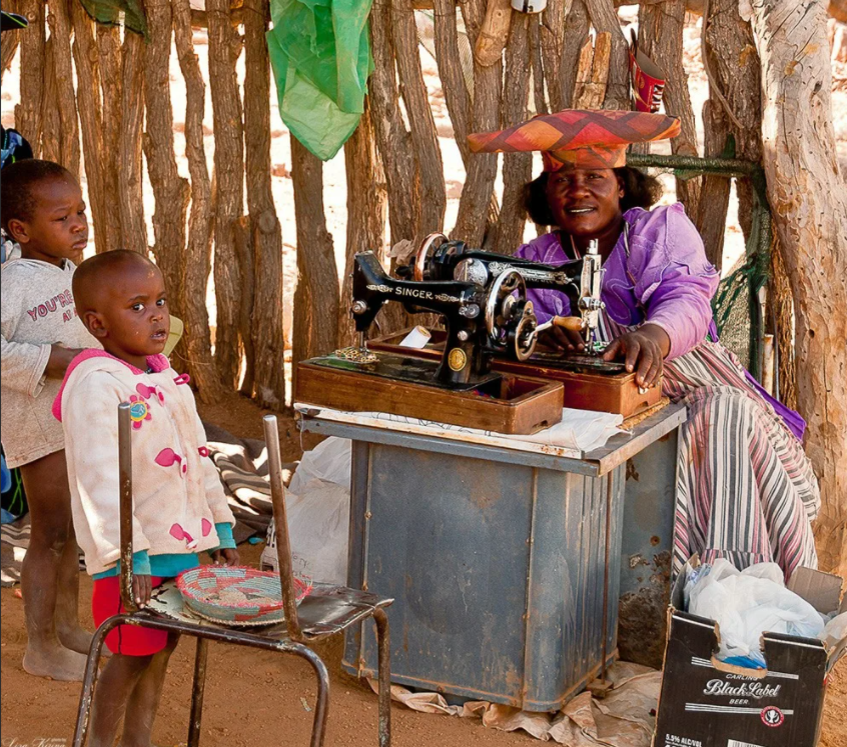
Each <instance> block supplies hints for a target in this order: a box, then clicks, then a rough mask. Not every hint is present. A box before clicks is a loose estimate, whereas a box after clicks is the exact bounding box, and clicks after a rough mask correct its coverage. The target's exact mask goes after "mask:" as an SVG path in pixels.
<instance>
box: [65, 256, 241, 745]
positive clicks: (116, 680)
mask: <svg viewBox="0 0 847 747" xmlns="http://www.w3.org/2000/svg"><path fill="white" fill-rule="evenodd" d="M73 291H74V298H75V299H76V307H77V311H78V312H79V315H80V317H81V318H82V320H83V323H84V324H85V326H86V328H87V329H88V330H89V332H91V334H92V335H93V336H94V337H95V338H97V339H98V340H99V341H100V343H101V344H102V345H103V350H88V351H86V352H84V353H82V354H80V355H79V356H77V357H76V358H75V359H74V361H73V363H72V364H71V366H70V367H69V368H68V372H67V374H66V376H65V381H64V384H63V385H62V390H61V391H60V392H59V395H58V397H57V398H56V401H55V404H54V414H55V415H56V417H57V418H58V419H59V420H61V421H62V426H63V428H64V433H65V443H66V454H67V463H68V477H69V480H70V489H71V506H72V510H73V521H74V528H75V529H76V535H77V539H78V541H79V544H80V546H81V547H82V549H83V551H84V552H85V563H86V566H87V569H88V572H89V573H90V574H91V575H92V576H93V577H94V589H93V595H92V610H93V613H94V622H95V623H96V624H97V625H100V624H101V623H102V622H103V621H104V620H106V619H107V618H108V617H111V616H112V615H115V614H117V613H118V612H119V611H123V608H122V605H121V599H120V579H119V567H118V566H119V562H118V561H119V557H120V506H119V494H120V493H119V478H118V449H117V442H118V416H117V412H118V410H117V408H118V405H119V404H120V403H121V402H130V403H131V409H130V417H131V419H132V458H133V550H134V551H135V555H134V557H133V566H134V570H135V576H134V587H133V594H134V595H135V601H136V603H137V604H138V605H139V606H144V605H145V604H147V602H149V600H150V596H151V592H152V589H153V588H155V587H156V586H158V585H160V584H161V583H162V582H163V581H164V580H165V579H168V578H172V577H174V576H176V575H177V574H179V573H180V572H182V571H184V570H187V569H189V568H194V567H196V566H197V565H199V558H198V556H197V553H199V552H201V551H203V550H207V551H210V552H211V553H212V555H213V557H214V558H215V560H216V561H217V562H224V563H226V564H228V565H233V564H235V563H237V562H238V553H237V551H236V550H235V543H234V542H233V537H232V525H233V524H234V519H233V516H232V512H231V511H230V510H229V508H228V506H227V501H226V497H225V495H224V492H223V488H222V487H221V483H220V480H219V478H218V474H217V471H216V470H215V467H214V465H213V464H212V461H211V459H210V458H209V451H208V449H207V447H206V436H205V433H204V431H203V426H202V424H201V422H200V418H199V417H198V415H197V408H196V406H195V403H194V396H193V395H192V393H191V389H190V387H189V386H188V377H187V376H185V375H181V376H180V375H177V374H176V373H175V372H174V370H173V369H171V368H170V365H169V364H168V360H167V358H165V356H164V355H162V354H161V353H162V350H163V349H164V347H165V343H166V342H167V339H168V329H169V315H168V305H167V300H166V297H165V285H164V280H163V278H162V273H161V272H159V270H158V268H157V267H156V266H155V265H154V264H153V263H152V262H150V261H149V260H148V259H146V258H145V257H142V256H141V255H139V254H136V253H134V252H129V251H113V252H107V253H105V254H99V255H97V256H95V257H92V258H91V259H89V260H86V261H85V262H83V263H82V264H81V265H80V266H79V268H78V269H77V272H76V275H75V276H74V283H73ZM106 645H107V647H108V648H109V650H111V651H112V653H113V654H114V655H113V656H112V657H111V659H110V660H109V662H108V663H107V664H106V667H105V669H104V670H103V673H102V674H101V676H100V681H99V682H98V685H97V692H96V694H95V699H94V704H93V709H92V716H91V734H90V738H89V745H90V747H100V746H105V745H109V747H111V745H112V744H113V743H114V740H115V736H116V733H117V730H118V726H119V724H120V722H121V720H122V719H123V720H124V730H123V737H122V739H121V744H126V745H129V744H144V745H147V744H150V734H151V732H152V728H153V720H154V718H155V715H156V710H157V705H158V702H159V697H160V696H161V691H162V685H163V684H164V676H165V671H166V668H167V661H168V657H169V656H170V654H171V652H172V651H173V649H174V647H175V645H176V637H175V636H171V637H169V636H168V634H167V633H166V632H164V631H158V630H151V629H149V628H142V627H136V626H129V625H121V626H118V627H117V628H115V629H114V630H113V631H111V633H110V634H109V635H108V636H107V637H106Z"/></svg>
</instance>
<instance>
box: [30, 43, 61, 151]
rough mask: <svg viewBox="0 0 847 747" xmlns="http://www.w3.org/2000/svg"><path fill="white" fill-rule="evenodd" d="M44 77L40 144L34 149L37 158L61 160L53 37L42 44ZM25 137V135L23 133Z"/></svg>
mask: <svg viewBox="0 0 847 747" xmlns="http://www.w3.org/2000/svg"><path fill="white" fill-rule="evenodd" d="M43 71H44V78H43V93H42V98H41V119H40V122H41V145H40V146H38V147H37V149H34V152H36V153H38V157H39V158H43V159H44V160H45V161H55V162H56V163H61V161H62V146H61V143H60V141H59V129H60V127H61V120H60V119H59V108H58V105H57V103H56V100H57V98H58V94H57V91H56V69H55V66H54V65H53V39H52V38H50V39H48V40H47V41H46V42H45V44H44V67H43ZM24 137H26V135H24Z"/></svg>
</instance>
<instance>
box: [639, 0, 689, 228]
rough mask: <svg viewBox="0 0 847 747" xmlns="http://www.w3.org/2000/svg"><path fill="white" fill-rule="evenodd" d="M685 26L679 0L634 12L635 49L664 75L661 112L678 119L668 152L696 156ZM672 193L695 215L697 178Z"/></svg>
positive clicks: (683, 181) (670, 0)
mask: <svg viewBox="0 0 847 747" xmlns="http://www.w3.org/2000/svg"><path fill="white" fill-rule="evenodd" d="M684 25H685V3H684V2H683V0H668V2H664V3H658V4H656V5H642V6H641V7H640V8H639V11H638V48H639V49H640V50H642V51H643V52H644V54H646V55H647V56H648V57H649V58H650V59H651V60H653V62H655V63H656V64H657V65H658V66H659V67H660V68H662V70H664V71H665V74H666V76H667V83H666V84H665V111H666V112H667V113H668V114H670V115H672V116H674V117H679V119H680V124H681V126H682V132H681V133H680V135H679V136H678V137H675V138H674V139H673V140H671V150H672V151H673V152H674V153H675V154H677V153H678V154H680V155H685V156H696V155H697V131H696V128H695V125H694V110H693V109H692V108H691V96H690V95H689V93H688V76H687V75H686V73H685V68H684V67H683V65H682V31H683V27H684ZM676 191H677V197H678V198H679V200H680V201H681V202H682V203H684V204H685V209H686V211H687V212H688V214H689V215H695V216H696V215H697V209H698V202H699V194H700V179H699V177H694V178H693V179H687V180H682V179H677V180H676Z"/></svg>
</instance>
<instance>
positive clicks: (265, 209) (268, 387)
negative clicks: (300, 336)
mask: <svg viewBox="0 0 847 747" xmlns="http://www.w3.org/2000/svg"><path fill="white" fill-rule="evenodd" d="M268 14H269V8H268V2H267V0H245V3H244V36H245V67H246V79H245V81H244V137H245V141H246V152H247V161H246V163H247V206H248V210H249V215H250V230H251V238H252V245H253V277H254V289H255V295H254V301H253V305H252V333H251V334H252V342H253V356H254V361H253V371H254V380H253V390H254V397H255V399H256V400H257V401H258V402H259V404H260V405H261V406H262V407H268V408H271V409H275V410H280V409H282V408H283V407H284V406H285V367H284V364H283V357H284V351H285V335H284V332H283V300H282V280H283V275H282V228H281V226H280V224H279V220H278V218H277V214H276V209H275V207H274V201H273V193H272V191H271V112H270V107H269V106H268V100H269V98H270V67H269V61H268V47H267V42H266V41H265V32H266V31H267V21H266V19H267V17H268Z"/></svg>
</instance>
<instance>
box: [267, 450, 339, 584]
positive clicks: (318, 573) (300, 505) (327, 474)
mask: <svg viewBox="0 0 847 747" xmlns="http://www.w3.org/2000/svg"><path fill="white" fill-rule="evenodd" d="M350 459H351V445H350V441H349V440H347V439H343V438H328V439H327V440H326V441H323V442H321V443H320V444H319V445H318V446H317V447H316V448H315V449H313V450H312V451H307V452H306V453H305V454H304V455H303V459H302V461H301V462H300V464H299V466H298V467H297V470H296V471H295V473H294V476H293V477H292V478H291V484H290V486H289V488H288V490H286V493H285V508H286V512H287V514H288V535H289V538H290V540H291V556H292V561H293V570H294V573H296V574H299V575H302V576H307V577H308V578H310V579H311V580H312V581H313V582H317V583H327V584H345V583H346V582H347V544H348V524H349V517H350ZM277 566H278V563H277V557H276V531H275V526H274V523H273V522H271V525H270V527H269V528H268V536H267V546H266V547H265V549H264V551H263V552H262V567H270V568H272V569H273V570H277Z"/></svg>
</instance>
